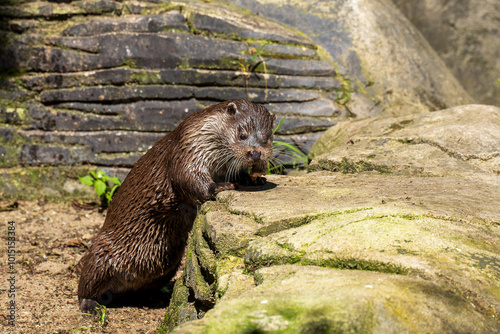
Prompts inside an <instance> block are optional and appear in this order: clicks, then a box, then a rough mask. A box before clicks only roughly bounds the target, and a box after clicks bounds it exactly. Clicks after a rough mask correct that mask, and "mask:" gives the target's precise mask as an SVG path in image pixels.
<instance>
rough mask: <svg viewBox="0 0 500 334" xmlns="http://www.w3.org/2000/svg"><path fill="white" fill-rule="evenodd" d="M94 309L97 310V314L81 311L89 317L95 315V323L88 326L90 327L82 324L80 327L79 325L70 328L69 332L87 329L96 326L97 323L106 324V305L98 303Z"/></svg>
mask: <svg viewBox="0 0 500 334" xmlns="http://www.w3.org/2000/svg"><path fill="white" fill-rule="evenodd" d="M95 310H96V311H97V314H90V313H81V314H82V315H86V316H89V317H96V323H95V325H93V326H90V327H85V326H82V327H79V328H75V329H72V330H70V332H75V331H86V330H88V329H91V328H94V327H96V326H97V325H100V326H104V325H105V324H106V311H107V307H106V306H104V305H99V306H96V308H95Z"/></svg>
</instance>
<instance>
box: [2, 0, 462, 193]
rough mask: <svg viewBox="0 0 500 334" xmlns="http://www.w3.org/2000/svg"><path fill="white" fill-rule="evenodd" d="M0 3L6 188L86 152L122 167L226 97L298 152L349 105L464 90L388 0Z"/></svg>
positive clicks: (428, 104) (84, 161)
mask: <svg viewBox="0 0 500 334" xmlns="http://www.w3.org/2000/svg"><path fill="white" fill-rule="evenodd" d="M0 10H1V13H2V20H1V22H2V24H1V30H2V36H3V40H4V41H5V43H3V44H2V47H1V48H0V69H1V70H2V73H3V76H2V81H1V82H2V84H1V95H0V102H1V103H0V121H1V126H0V140H1V143H0V153H1V154H0V166H1V167H2V168H4V170H3V173H2V175H3V177H2V181H1V182H2V183H3V185H4V186H5V188H6V189H9V190H8V191H7V193H6V196H20V194H21V195H22V196H24V195H23V194H27V193H29V194H33V195H34V196H39V195H40V193H39V191H38V190H39V189H41V188H51V189H52V192H53V193H54V194H55V195H57V194H58V193H59V195H60V194H65V193H66V191H65V190H64V189H62V188H61V186H62V184H61V183H60V182H58V181H57V179H58V178H59V177H58V176H57V175H63V177H70V178H74V176H75V174H76V175H79V174H81V173H85V172H86V170H88V169H89V168H93V167H92V166H99V167H100V168H103V169H105V170H106V171H108V172H111V173H113V174H116V173H118V176H120V177H124V176H125V174H126V173H127V171H128V168H130V167H131V166H132V165H133V163H134V162H135V161H136V160H137V159H138V157H139V156H140V155H141V154H143V153H144V152H145V150H147V149H148V148H149V147H150V146H151V145H152V144H153V143H154V142H155V141H156V140H158V139H159V138H160V137H161V136H162V135H163V134H164V133H165V132H168V131H171V130H172V129H173V128H174V127H175V126H176V125H177V124H178V123H179V122H180V120H181V119H182V118H183V117H185V116H186V115H188V114H190V113H192V112H194V111H197V110H200V109H203V108H204V107H206V106H208V105H211V104H214V103H217V102H219V101H223V100H227V99H234V98H241V97H244V98H248V99H250V100H252V101H254V102H258V103H262V104H264V105H265V106H266V107H267V108H269V109H270V110H271V111H272V112H274V113H276V114H277V115H278V116H279V117H278V120H281V119H283V118H286V120H285V122H284V123H283V125H282V126H281V127H280V129H279V130H278V133H277V134H278V136H277V139H279V140H282V141H286V142H289V143H292V144H294V145H296V146H297V147H299V149H300V150H301V151H302V152H304V153H305V154H307V153H308V152H309V149H310V148H311V146H312V144H313V143H314V142H315V141H316V140H317V139H318V138H319V136H320V135H321V133H322V132H323V131H324V130H326V129H327V128H329V127H331V126H332V125H335V124H336V123H337V122H338V121H340V120H344V119H346V118H348V117H358V118H362V117H369V116H374V115H378V114H381V113H384V112H386V113H391V114H400V113H402V112H405V113H415V112H417V113H418V112H426V111H429V110H437V109H441V108H445V107H451V106H454V105H459V104H463V103H468V102H470V101H471V99H470V97H468V95H467V93H465V91H464V90H463V89H462V88H461V86H460V85H459V84H458V83H457V81H456V80H455V79H454V78H453V76H452V75H451V74H450V73H449V71H448V70H447V69H446V68H445V66H444V65H443V63H442V61H441V60H440V59H439V58H438V57H437V55H436V54H435V53H434V51H433V50H432V49H431V48H430V46H429V45H428V44H427V43H426V41H425V40H424V39H423V38H422V37H421V36H420V35H419V34H418V32H417V31H416V30H415V29H414V28H413V27H412V26H411V24H410V23H409V22H408V21H407V20H406V19H404V18H403V17H401V15H400V14H399V13H398V12H397V10H396V9H395V7H394V6H393V5H392V4H391V3H389V2H388V1H386V0H377V1H376V2H373V1H361V2H360V1H332V2H327V3H324V2H314V1H308V2H303V1H302V2H293V1H290V2H286V3H285V4H282V3H281V2H280V1H277V2H276V3H273V2H272V1H263V2H246V1H242V0H238V1H233V2H231V4H221V3H217V4H216V3H210V4H206V3H204V2H202V1H200V2H198V1H188V2H183V1H178V2H167V1H122V2H117V1H111V0H104V1H99V2H93V1H74V2H71V3H64V2H63V3H54V2H50V1H41V2H35V3H32V2H20V3H18V2H14V1H13V2H10V3H7V5H3V6H1V8H0ZM395 27H397V28H395ZM403 107H404V108H403ZM277 153H278V154H277V155H278V156H277V157H276V158H277V160H278V161H279V162H291V160H290V159H289V157H288V156H287V155H286V154H283V153H284V152H281V154H280V152H279V151H278V152H277ZM46 166H52V167H55V168H47V167H46ZM78 166H84V168H79V169H77V168H75V167H78ZM85 166H88V168H87V167H85ZM19 167H29V168H28V169H27V170H21V169H19ZM27 171H28V173H35V174H36V173H39V172H40V171H42V172H43V173H45V174H47V175H49V178H50V179H51V180H52V181H51V182H49V183H46V184H43V182H44V181H43V180H39V179H38V178H36V177H27V178H24V174H25V173H26V172H27ZM61 173H62V174H61ZM35 179H36V181H33V180H35ZM21 180H22V181H21ZM26 181H27V182H28V183H26ZM16 182H17V183H16ZM40 182H42V186H40ZM18 183H20V184H23V186H22V187H21V188H19V187H18V186H17V185H16V184H18ZM28 189H29V190H28Z"/></svg>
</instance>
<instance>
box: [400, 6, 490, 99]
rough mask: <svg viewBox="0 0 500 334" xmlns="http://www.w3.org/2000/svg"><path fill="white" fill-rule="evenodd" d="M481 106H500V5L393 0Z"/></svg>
mask: <svg viewBox="0 0 500 334" xmlns="http://www.w3.org/2000/svg"><path fill="white" fill-rule="evenodd" d="M392 2H394V3H395V4H396V6H397V7H398V8H399V9H400V10H401V12H402V13H403V14H404V15H405V16H406V17H407V18H408V19H409V20H410V21H411V22H412V23H413V24H414V25H415V27H416V28H418V30H419V31H420V32H421V33H422V35H424V37H425V38H426V39H427V40H428V41H429V44H430V45H432V47H433V48H434V50H436V52H437V53H438V55H439V56H440V57H441V58H442V59H443V61H444V62H445V63H446V65H447V66H448V68H450V70H451V72H452V73H453V74H454V75H455V77H456V78H457V79H458V80H459V81H460V83H461V84H462V86H464V87H465V89H466V90H467V92H468V93H469V94H470V95H471V96H472V97H474V99H475V100H476V101H477V102H479V103H484V104H491V105H497V106H498V105H500V89H499V88H498V86H495V85H494V83H495V82H496V81H497V80H498V79H499V78H500V62H499V61H498V58H499V57H500V52H499V50H500V41H499V39H498V21H499V20H500V3H499V2H497V1H488V0H452V1H443V0H434V1H431V2H427V1H405V0H392Z"/></svg>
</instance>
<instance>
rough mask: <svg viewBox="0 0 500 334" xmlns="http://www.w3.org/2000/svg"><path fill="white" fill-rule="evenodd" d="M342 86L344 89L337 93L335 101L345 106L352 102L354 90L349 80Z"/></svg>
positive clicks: (345, 80)
mask: <svg viewBox="0 0 500 334" xmlns="http://www.w3.org/2000/svg"><path fill="white" fill-rule="evenodd" d="M341 86H342V88H341V89H340V91H339V92H337V94H336V95H337V97H336V99H335V100H336V102H337V103H338V104H340V105H342V106H345V105H346V104H348V103H349V102H350V101H351V94H352V93H353V91H354V90H353V89H352V87H351V80H349V79H344V81H343V82H342V84H341Z"/></svg>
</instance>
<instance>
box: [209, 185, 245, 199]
mask: <svg viewBox="0 0 500 334" xmlns="http://www.w3.org/2000/svg"><path fill="white" fill-rule="evenodd" d="M235 189H238V184H236V183H231V182H222V183H212V184H211V185H210V187H209V189H208V192H209V194H210V196H211V197H215V195H217V194H218V193H220V192H221V191H224V190H235Z"/></svg>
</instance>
